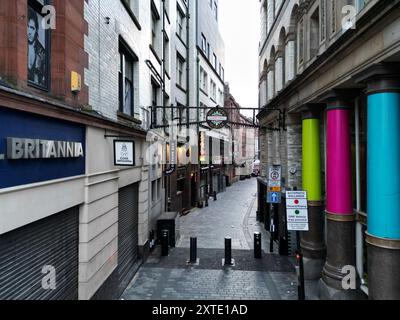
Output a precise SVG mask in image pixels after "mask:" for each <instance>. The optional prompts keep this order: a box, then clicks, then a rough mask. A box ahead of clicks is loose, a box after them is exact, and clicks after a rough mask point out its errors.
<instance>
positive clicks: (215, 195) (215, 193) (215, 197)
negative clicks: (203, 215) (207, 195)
mask: <svg viewBox="0 0 400 320" xmlns="http://www.w3.org/2000/svg"><path fill="white" fill-rule="evenodd" d="M214 201H217V191H214Z"/></svg>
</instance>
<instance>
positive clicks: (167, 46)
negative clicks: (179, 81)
mask: <svg viewBox="0 0 400 320" xmlns="http://www.w3.org/2000/svg"><path fill="white" fill-rule="evenodd" d="M164 39H165V40H164V44H163V45H164V68H165V71H166V72H167V73H168V75H169V71H170V64H171V63H170V43H169V39H168V38H167V37H164Z"/></svg>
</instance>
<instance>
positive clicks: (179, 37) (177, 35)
mask: <svg viewBox="0 0 400 320" xmlns="http://www.w3.org/2000/svg"><path fill="white" fill-rule="evenodd" d="M176 37H177V38H178V39H179V41H180V42H182V44H183V45H184V47H185V48H186V49H187V48H188V46H187V44H186V43H185V41H183V40H182V37H181V36H180V35H179V34H178V32H177V33H176Z"/></svg>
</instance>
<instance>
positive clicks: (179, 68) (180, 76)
mask: <svg viewBox="0 0 400 320" xmlns="http://www.w3.org/2000/svg"><path fill="white" fill-rule="evenodd" d="M184 63H185V60H184V59H183V58H182V57H181V55H180V54H179V53H178V54H177V57H176V83H177V84H178V85H179V86H180V87H182V88H183V87H184V73H183V71H184Z"/></svg>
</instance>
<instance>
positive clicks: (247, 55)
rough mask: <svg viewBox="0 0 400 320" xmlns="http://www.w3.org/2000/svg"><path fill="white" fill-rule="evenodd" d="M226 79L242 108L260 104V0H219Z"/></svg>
mask: <svg viewBox="0 0 400 320" xmlns="http://www.w3.org/2000/svg"><path fill="white" fill-rule="evenodd" d="M219 7H220V12H219V16H220V20H219V21H220V31H221V34H222V37H223V38H224V41H225V80H226V81H227V82H229V86H230V89H231V93H232V95H233V96H234V97H235V99H236V101H237V102H239V103H240V105H241V106H242V107H252V108H253V107H258V43H259V40H260V36H259V35H260V27H259V25H260V24H259V11H260V9H259V0H219Z"/></svg>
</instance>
